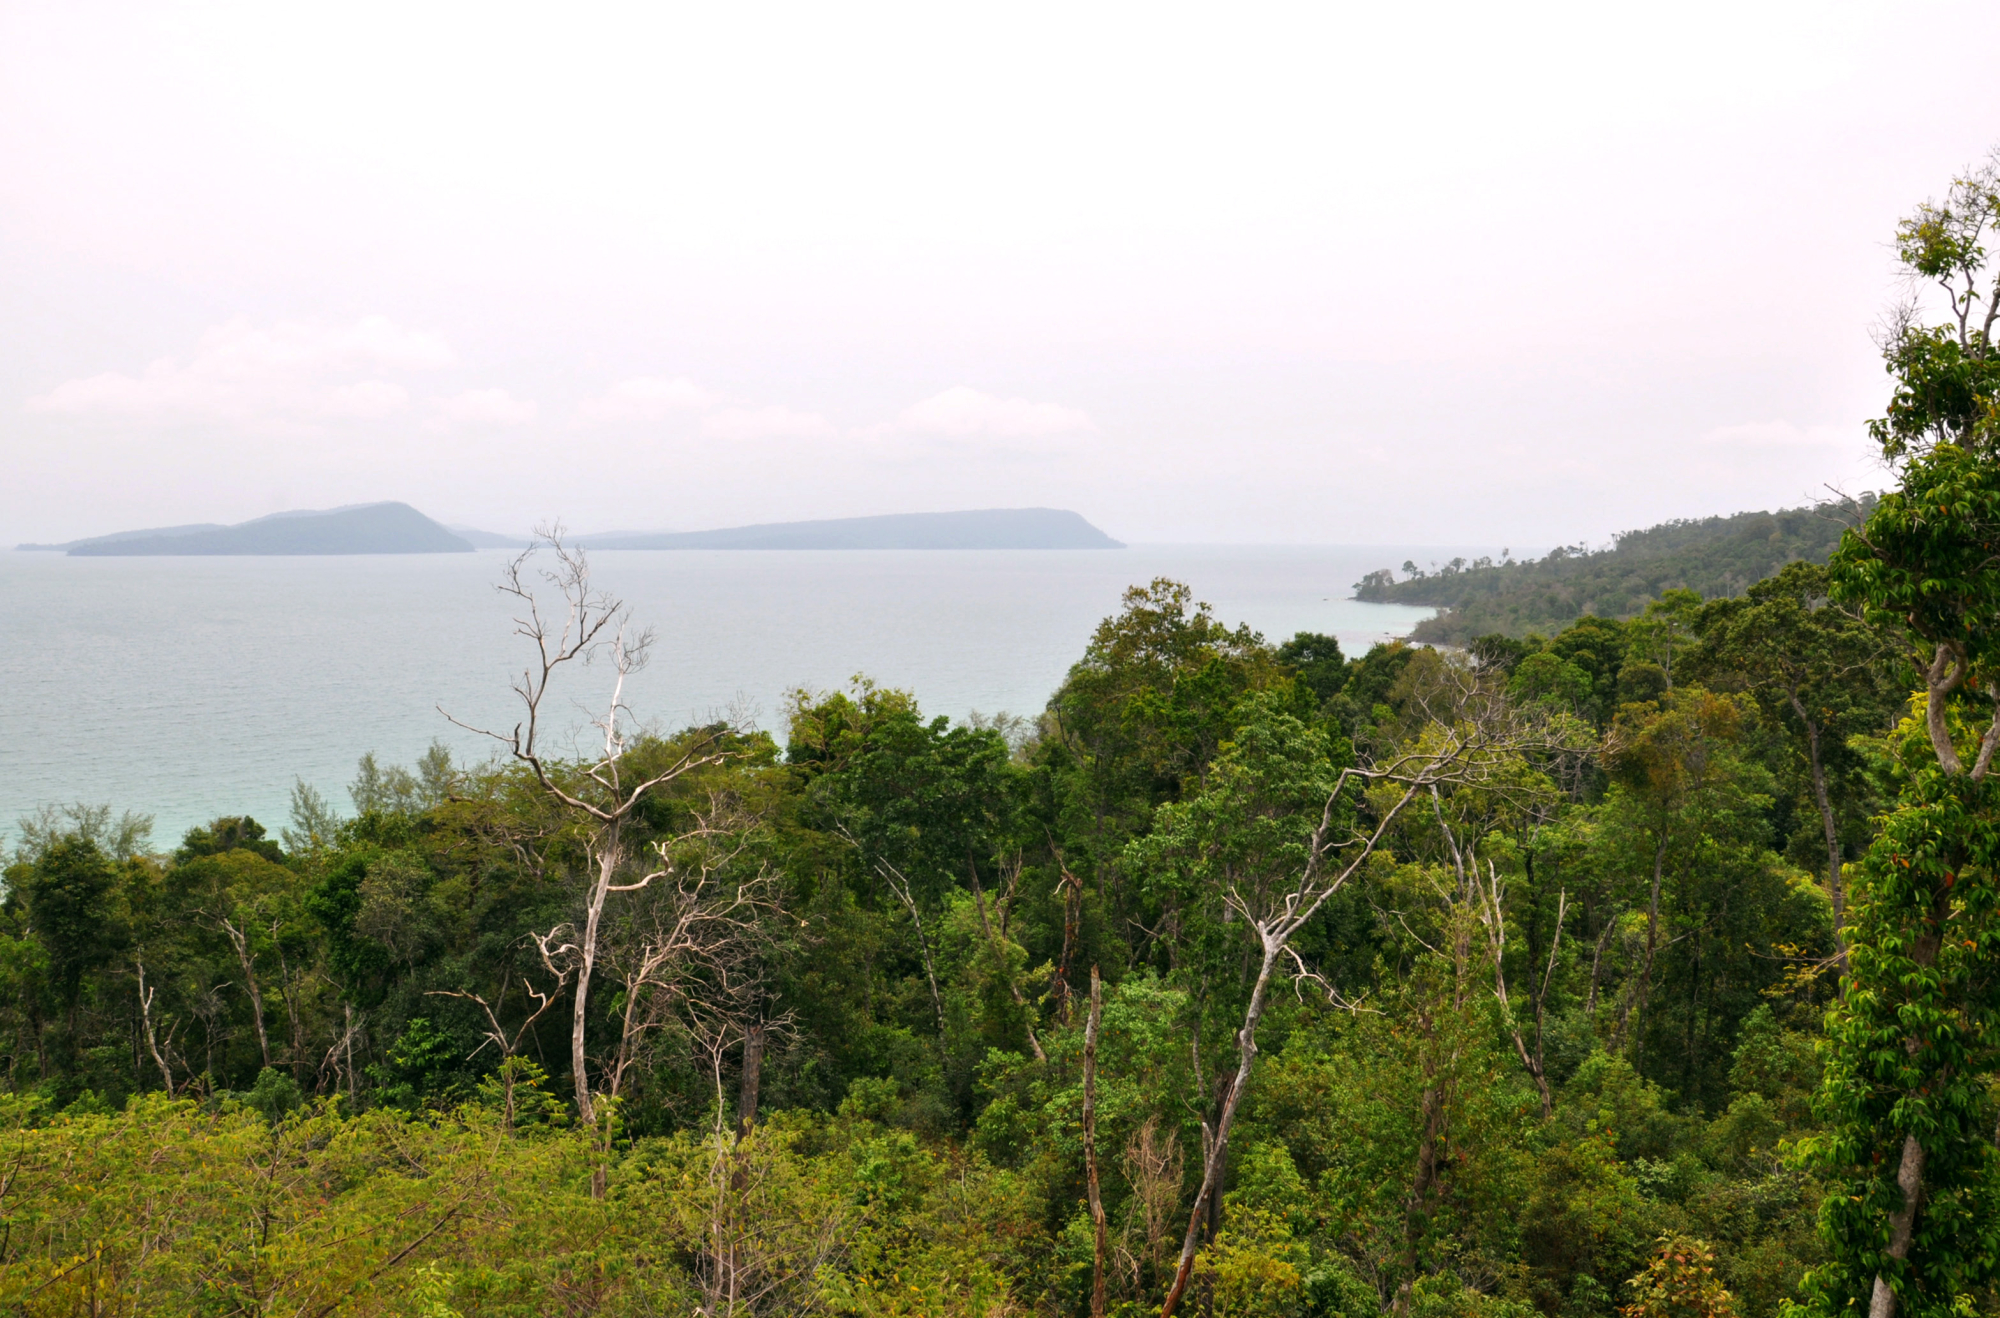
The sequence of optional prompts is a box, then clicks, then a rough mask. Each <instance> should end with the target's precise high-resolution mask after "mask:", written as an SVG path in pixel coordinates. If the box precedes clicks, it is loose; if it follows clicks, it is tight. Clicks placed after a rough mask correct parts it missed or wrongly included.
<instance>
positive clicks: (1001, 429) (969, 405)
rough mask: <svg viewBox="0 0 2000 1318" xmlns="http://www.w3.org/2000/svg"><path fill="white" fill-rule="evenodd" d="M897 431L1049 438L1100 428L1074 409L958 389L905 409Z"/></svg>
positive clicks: (897, 421)
mask: <svg viewBox="0 0 2000 1318" xmlns="http://www.w3.org/2000/svg"><path fill="white" fill-rule="evenodd" d="M895 429H897V430H901V431H905V432H908V433H913V434H928V435H944V436H948V437H950V438H954V439H969V438H985V439H1048V438H1053V437H1055V436H1059V435H1087V434H1092V433H1095V432H1096V430H1097V426H1096V424H1095V423H1094V422H1092V421H1091V419H1090V416H1089V414H1088V413H1085V412H1080V411H1078V410H1077V409H1075V408H1073V407H1059V406H1057V405H1056V404H1054V403H1031V402H1029V401H1028V400H1027V399H1025V398H995V397H994V396H993V395H992V394H987V393H981V392H980V391H979V390H977V389H971V388H968V387H966V386H965V385H958V386H956V387H954V388H951V389H947V390H945V391H944V392H943V393H941V394H936V395H933V396H932V397H930V398H926V399H924V400H923V401H922V402H921V403H915V404H912V405H911V406H909V407H906V408H904V409H903V410H902V412H901V413H900V414H899V415H898V416H897V417H896V424H895Z"/></svg>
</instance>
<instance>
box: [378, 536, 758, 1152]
mask: <svg viewBox="0 0 2000 1318" xmlns="http://www.w3.org/2000/svg"><path fill="white" fill-rule="evenodd" d="M543 549H546V550H547V551H548V552H549V554H550V555H552V556H553V558H554V559H555V565H554V566H553V567H552V568H548V569H545V570H543V571H542V572H541V573H540V578H541V581H542V582H543V584H544V585H545V586H546V587H548V588H549V589H552V590H553V591H554V592H555V594H556V596H557V597H558V599H559V600H560V609H561V613H560V617H559V618H558V617H556V616H554V615H551V614H546V613H545V612H544V609H543V605H542V602H541V600H540V599H538V598H537V596H536V594H535V590H536V587H535V585H534V582H533V580H532V578H531V577H530V576H529V575H528V574H529V565H530V563H531V562H532V560H533V559H534V556H535V554H536V553H537V552H538V551H541V550H543ZM499 589H500V592H501V593H502V594H503V595H506V596H508V597H510V598H511V599H513V600H514V601H515V602H516V603H517V604H518V606H519V607H520V608H521V609H522V614H521V616H519V617H517V618H515V620H514V633H515V635H517V636H521V637H525V638H526V639H527V640H528V641H529V643H530V644H532V645H533V646H534V651H535V653H534V659H533V660H532V662H530V664H529V665H528V667H527V668H526V669H525V670H523V672H522V674H521V676H520V678H519V679H517V680H516V681H515V683H514V688H513V689H514V694H515V696H516V697H517V698H519V700H520V702H521V707H522V713H523V717H522V719H521V721H520V722H518V723H516V724H515V725H514V727H513V729H512V730H511V731H509V732H504V733H503V732H492V731H489V730H487V729H484V728H473V727H470V726H469V725H467V724H460V725H459V726H461V727H466V728H467V730H468V731H472V732H478V733H480V734H481V735H483V736H487V737H491V738H493V739H494V740H496V741H498V742H500V743H501V744H502V745H503V746H505V747H506V748H507V751H508V753H509V754H510V755H511V756H513V758H514V759H515V760H516V761H517V762H519V763H520V764H523V765H525V766H526V767H527V768H528V770H529V771H530V772H531V773H533V775H534V778H535V782H536V783H537V784H538V785H539V786H540V787H541V789H542V791H543V792H545V793H546V794H547V795H548V796H549V797H550V798H551V799H553V800H554V801H555V802H557V803H558V804H559V805H561V806H562V807H563V808H564V809H565V810H567V811H569V812H570V813H571V814H573V815H574V816H576V817H577V819H578V820H579V822H580V823H581V824H582V826H583V829H584V838H583V846H584V850H585V853H586V855H587V856H588V858H589V860H590V862H591V863H592V868H593V869H594V871H595V873H594V874H593V875H592V877H591V879H590V881H589V884H588V887H587V888H586V890H585V893H584V902H583V908H584V909H583V920H582V922H581V925H580V926H579V927H578V928H577V929H576V931H575V933H576V941H575V948H576V965H575V979H576V988H575V990H574V991H573V993H572V1011H571V1016H570V1068H571V1081H572V1083H573V1085H574V1089H575V1093H576V1109H577V1116H578V1117H579V1118H580V1119H581V1120H582V1121H583V1123H584V1124H585V1125H592V1124H595V1122H596V1121H597V1106H596V1103H595V1102H594V1101H593V1099H592V1097H591V1088H590V1066H589V1060H588V1057H587V1056H586V1053H585V1040H586V1036H587V1031H588V1026H589V1022H590V1015H589V1011H590V980H591V975H592V973H593V972H594V971H595V969H596V966H597V953H598V937H599V931H600V928H601V926H602V924H603V920H604V908H605V903H606V901H607V900H609V898H610V897H611V895H612V894H613V893H626V892H636V891H638V890H639V889H641V888H644V887H646V886H647V885H648V884H650V883H652V882H653V881H654V880H655V879H658V878H662V877H664V876H666V875H669V874H671V873H673V872H674V863H673V860H672V859H671V844H669V843H665V842H662V843H658V844H656V849H655V854H656V855H657V856H658V857H659V859H660V864H659V866H658V867H656V868H654V869H651V870H649V871H648V872H646V873H643V874H639V875H636V876H633V875H630V874H629V872H628V868H627V867H628V866H629V865H630V863H631V861H632V860H633V859H634V857H635V845H634V843H635V838H634V837H633V836H632V835H633V834H634V833H635V832H638V831H640V819H639V812H640V807H641V806H642V805H644V804H647V803H648V802H649V801H650V800H651V799H652V798H653V797H654V796H655V795H656V794H657V793H659V792H660V791H661V789H663V788H664V787H665V786H666V785H667V784H669V783H671V782H673V781H675V780H676V779H678V778H681V777H683V776H685V775H687V774H689V773H692V772H693V771H694V770H696V769H698V768H700V767H702V766H703V765H710V764H717V763H720V762H721V761H722V760H723V759H724V758H726V756H727V751H726V750H725V749H724V747H723V744H722V732H723V730H722V729H721V728H719V727H718V728H708V729H702V730H699V731H698V732H697V733H696V734H695V735H694V736H693V737H691V738H689V739H688V740H687V742H686V743H685V744H684V745H681V746H670V747H665V748H662V749H663V751H664V753H663V754H661V755H659V756H658V757H657V758H655V759H653V760H652V761H651V762H648V763H645V764H644V765H643V766H635V765H633V764H632V763H631V762H630V757H629V755H628V753H629V752H630V751H631V750H632V749H633V742H634V738H633V734H632V733H630V732H628V731H627V728H626V719H627V717H628V715H629V711H628V710H627V709H626V707H625V703H624V695H625V681H626V679H627V678H628V677H630V676H631V675H632V674H633V673H634V672H636V671H637V670H638V669H639V668H640V667H642V666H643V665H644V663H645V661H646V657H647V652H648V651H649V650H650V648H651V646H652V640H653V636H652V633H651V632H636V633H634V632H630V631H629V630H628V628H629V626H630V622H631V614H630V612H629V610H627V609H626V608H625V606H624V604H623V603H622V602H620V601H619V600H617V599H615V598H613V597H612V596H610V595H607V594H605V593H603V592H601V591H598V590H596V589H595V588H594V587H592V585H591V583H590V566H589V563H588V562H587V561H586V560H585V558H584V554H583V551H582V550H581V549H578V548H575V547H574V546H570V545H566V544H564V543H563V541H562V531H561V528H559V527H558V528H555V529H553V530H550V531H547V532H545V533H539V534H538V535H537V538H536V543H535V544H533V545H531V546H530V547H529V548H528V549H527V550H526V551H525V552H523V553H522V554H521V556H520V557H518V558H516V559H515V560H513V562H511V563H510V564H508V566H507V572H506V577H505V579H504V580H503V581H502V582H501V584H500V587H499ZM599 655H603V656H605V657H606V658H608V659H609V661H610V663H611V667H612V669H613V672H614V680H613V682H612V687H611V695H610V699H609V700H608V701H607V702H606V704H605V705H604V713H603V714H602V715H600V716H599V717H598V718H597V719H596V720H595V721H594V723H593V726H594V727H596V728H597V729H598V730H599V732H601V733H602V735H603V748H602V750H601V752H600V753H599V754H598V755H597V756H596V758H594V759H593V760H591V761H589V762H587V763H585V764H582V765H580V766H576V767H573V768H572V767H569V766H565V765H563V764H561V763H559V762H557V761H555V760H553V759H551V758H550V756H549V755H548V753H547V752H546V751H545V750H544V749H543V746H542V742H543V738H544V732H543V728H542V722H543V719H544V717H545V712H544V706H545V704H546V703H547V700H548V696H549V692H550V689H551V687H552V685H553V683H554V681H555V679H556V678H557V677H558V676H559V675H561V674H562V673H563V672H564V671H565V669H566V667H567V666H568V665H571V664H578V663H588V662H590V661H591V660H592V659H594V658H596V657H598V656H599ZM445 717H446V718H450V717H451V716H450V715H449V714H447V715H445ZM452 721H453V722H454V723H456V722H458V720H456V719H453V720H452ZM357 803H358V802H357ZM621 878H624V879H627V881H626V882H622V883H621V882H619V880H620V879H621ZM600 1188H601V1173H600Z"/></svg>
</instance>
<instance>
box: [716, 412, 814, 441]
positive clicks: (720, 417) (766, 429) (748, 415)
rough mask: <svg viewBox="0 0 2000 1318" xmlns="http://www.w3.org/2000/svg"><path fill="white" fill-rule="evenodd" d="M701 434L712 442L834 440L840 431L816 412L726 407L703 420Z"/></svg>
mask: <svg viewBox="0 0 2000 1318" xmlns="http://www.w3.org/2000/svg"><path fill="white" fill-rule="evenodd" d="M701 433H702V434H704V435H706V436H708V437H709V438H710V439H832V438H835V437H836V436H838V435H839V434H840V430H839V428H838V427H836V426H835V425H834V424H833V422H831V421H829V420H827V419H826V418H825V417H823V416H821V415H820V414H819V413H817V412H794V411H793V410H792V409H791V408H789V407H725V408H723V409H722V410H721V411H718V412H711V413H709V414H708V415H707V416H705V417H703V418H702V419H701Z"/></svg>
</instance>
